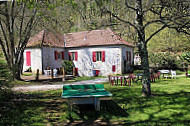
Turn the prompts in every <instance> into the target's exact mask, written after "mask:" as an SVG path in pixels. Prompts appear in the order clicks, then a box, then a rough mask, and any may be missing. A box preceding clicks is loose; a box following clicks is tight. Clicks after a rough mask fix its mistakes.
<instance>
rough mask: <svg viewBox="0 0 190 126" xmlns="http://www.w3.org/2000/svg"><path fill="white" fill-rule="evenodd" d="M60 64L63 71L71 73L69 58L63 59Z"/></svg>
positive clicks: (71, 64)
mask: <svg viewBox="0 0 190 126" xmlns="http://www.w3.org/2000/svg"><path fill="white" fill-rule="evenodd" d="M62 66H63V67H64V68H65V73H66V74H68V73H71V72H72V71H73V62H72V61H69V60H64V61H63V63H62Z"/></svg>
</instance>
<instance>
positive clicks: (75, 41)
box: [64, 28, 134, 47]
mask: <svg viewBox="0 0 190 126" xmlns="http://www.w3.org/2000/svg"><path fill="white" fill-rule="evenodd" d="M64 37H65V40H66V47H81V46H96V45H127V46H131V47H134V45H133V44H130V43H128V42H126V41H125V40H123V39H122V38H121V37H120V36H119V35H116V34H115V33H114V32H113V31H112V30H111V29H110V28H107V29H103V30H92V31H84V32H76V33H68V34H65V36H64Z"/></svg>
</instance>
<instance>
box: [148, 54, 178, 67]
mask: <svg viewBox="0 0 190 126" xmlns="http://www.w3.org/2000/svg"><path fill="white" fill-rule="evenodd" d="M149 62H150V64H151V65H152V66H154V67H159V68H166V69H176V68H177V66H178V64H179V62H178V60H177V56H176V55H174V54H171V53H156V54H149Z"/></svg>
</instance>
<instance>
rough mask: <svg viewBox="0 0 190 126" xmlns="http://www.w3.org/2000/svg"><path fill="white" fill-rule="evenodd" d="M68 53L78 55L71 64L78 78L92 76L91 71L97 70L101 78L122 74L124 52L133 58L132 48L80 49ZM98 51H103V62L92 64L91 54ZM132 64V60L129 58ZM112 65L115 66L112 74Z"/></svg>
mask: <svg viewBox="0 0 190 126" xmlns="http://www.w3.org/2000/svg"><path fill="white" fill-rule="evenodd" d="M68 51H69V52H77V53H78V60H77V61H75V60H73V62H74V65H75V67H76V68H78V74H79V76H92V71H93V70H99V71H100V73H99V75H101V76H107V75H109V74H122V73H123V72H124V70H123V68H124V66H123V65H124V64H123V61H124V59H125V57H126V56H125V55H126V53H124V52H126V51H130V52H131V56H133V48H130V47H127V46H123V47H122V46H104V47H82V48H73V49H69V50H68ZM99 51H100V52H101V51H105V61H104V62H102V61H96V62H93V54H92V53H93V52H99ZM132 62H133V58H132V57H131V63H132ZM113 65H114V66H115V72H113V68H112V67H113ZM126 67H128V66H126Z"/></svg>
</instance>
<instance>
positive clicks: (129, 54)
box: [129, 52, 131, 61]
mask: <svg viewBox="0 0 190 126" xmlns="http://www.w3.org/2000/svg"><path fill="white" fill-rule="evenodd" d="M129 61H131V52H129Z"/></svg>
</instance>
